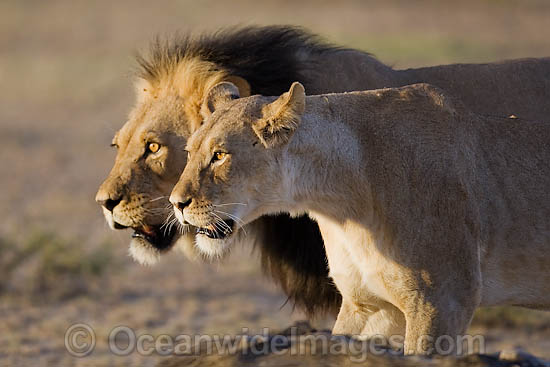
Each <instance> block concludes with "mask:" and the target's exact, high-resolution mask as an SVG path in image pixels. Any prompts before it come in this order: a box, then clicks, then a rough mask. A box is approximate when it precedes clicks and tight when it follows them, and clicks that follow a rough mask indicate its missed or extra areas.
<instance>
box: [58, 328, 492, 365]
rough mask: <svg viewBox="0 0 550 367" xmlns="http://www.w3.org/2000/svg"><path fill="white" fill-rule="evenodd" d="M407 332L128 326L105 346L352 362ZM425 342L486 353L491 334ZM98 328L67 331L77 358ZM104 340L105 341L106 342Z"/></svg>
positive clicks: (383, 350) (393, 346) (117, 351)
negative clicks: (234, 331) (188, 330)
mask: <svg viewBox="0 0 550 367" xmlns="http://www.w3.org/2000/svg"><path fill="white" fill-rule="evenodd" d="M404 339H405V338H404V337H403V336H402V335H392V336H390V337H388V338H386V337H384V336H382V335H375V336H372V337H370V338H368V339H365V338H364V337H361V336H340V335H331V334H330V333H328V332H318V333H312V334H301V333H300V332H299V330H298V327H291V328H290V329H288V330H286V331H285V333H284V334H276V333H270V329H269V328H263V329H262V333H261V334H250V333H249V329H248V328H242V329H241V334H238V335H230V334H223V335H218V334H211V335H190V334H179V335H168V334H160V335H152V334H147V333H142V334H137V333H136V332H135V331H134V330H133V329H132V328H130V327H128V326H124V325H120V326H116V327H115V328H113V329H112V330H111V331H110V332H109V335H108V336H107V337H106V338H105V340H104V341H102V340H100V342H104V343H105V344H104V345H100V346H101V347H102V348H103V347H105V346H106V347H107V349H108V351H109V352H110V353H112V354H113V355H117V356H128V355H130V354H133V353H137V354H139V355H143V356H151V355H160V356H168V355H199V354H200V355H267V354H275V355H282V354H287V355H312V356H315V355H321V356H323V355H327V356H328V355H332V356H333V355H346V356H348V357H349V358H350V360H351V361H352V362H363V361H365V360H366V358H367V357H368V355H369V354H371V355H376V356H380V355H384V354H389V355H402V354H403V346H404ZM418 343H419V345H420V346H422V345H433V347H432V349H431V350H428V351H427V352H428V353H436V354H439V355H447V356H449V355H455V356H460V355H464V354H469V353H474V352H476V353H484V352H485V339H484V337H483V336H481V335H460V336H457V337H451V336H448V335H444V336H441V337H439V338H437V339H434V338H433V337H431V336H429V335H424V336H421V337H420V338H419V339H418ZM96 344H97V343H96V334H95V331H94V329H93V328H92V327H91V326H90V325H88V324H84V323H78V324H73V325H71V326H70V327H69V328H68V329H67V330H66V332H65V348H66V350H67V352H68V353H69V354H71V355H72V356H74V357H79V358H82V357H86V356H89V355H90V354H91V353H93V351H94V350H95V348H96ZM100 344H102V343H100Z"/></svg>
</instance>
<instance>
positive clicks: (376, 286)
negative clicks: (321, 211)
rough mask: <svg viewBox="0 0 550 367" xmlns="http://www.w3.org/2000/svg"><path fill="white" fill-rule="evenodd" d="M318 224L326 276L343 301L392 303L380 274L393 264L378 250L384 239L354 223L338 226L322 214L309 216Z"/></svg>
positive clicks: (389, 270) (390, 268) (389, 268)
mask: <svg viewBox="0 0 550 367" xmlns="http://www.w3.org/2000/svg"><path fill="white" fill-rule="evenodd" d="M312 216H313V217H314V218H315V219H316V220H317V222H318V223H319V228H320V230H321V234H322V235H323V241H324V243H325V249H326V252H327V258H328V263H329V275H330V277H331V278H332V279H333V280H334V282H335V284H336V286H337V287H338V290H339V291H340V292H341V293H342V295H343V296H344V298H348V299H353V300H355V301H356V302H358V303H362V304H366V305H369V304H370V305H373V306H376V305H377V304H379V303H380V302H381V301H385V302H390V303H391V302H392V301H393V300H392V297H391V292H390V291H389V289H388V285H387V284H385V282H384V281H383V277H382V275H383V274H384V273H385V272H386V274H387V272H391V271H392V264H391V263H390V262H389V261H388V259H387V258H385V257H384V256H383V255H382V253H381V251H380V246H381V245H382V246H383V244H381V243H380V242H379V241H383V236H381V234H378V233H373V232H372V231H369V230H368V229H367V228H365V227H363V226H361V225H360V224H357V223H345V224H341V223H338V222H335V221H333V220H331V219H330V218H327V217H324V216H321V215H312Z"/></svg>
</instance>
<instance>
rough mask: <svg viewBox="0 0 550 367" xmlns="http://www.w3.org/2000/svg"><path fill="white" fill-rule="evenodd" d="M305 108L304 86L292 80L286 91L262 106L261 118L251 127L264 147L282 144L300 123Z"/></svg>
mask: <svg viewBox="0 0 550 367" xmlns="http://www.w3.org/2000/svg"><path fill="white" fill-rule="evenodd" d="M305 108H306V94H305V90H304V86H303V85H302V84H300V83H298V82H294V83H292V86H291V87H290V90H289V91H288V92H286V93H284V94H283V95H281V96H280V97H279V98H277V99H276V100H275V101H274V102H272V103H270V104H268V105H266V106H264V108H263V109H262V113H263V116H262V118H260V119H259V120H258V121H256V122H255V123H254V124H253V125H252V128H253V129H254V132H255V133H256V135H257V136H258V138H259V139H260V141H261V142H262V144H263V145H264V146H265V147H266V148H271V147H275V146H278V145H283V144H285V143H287V142H288V141H289V140H290V138H291V137H292V134H293V133H294V131H295V130H296V128H297V127H298V125H299V124H300V121H301V119H302V114H303V113H304V111H305Z"/></svg>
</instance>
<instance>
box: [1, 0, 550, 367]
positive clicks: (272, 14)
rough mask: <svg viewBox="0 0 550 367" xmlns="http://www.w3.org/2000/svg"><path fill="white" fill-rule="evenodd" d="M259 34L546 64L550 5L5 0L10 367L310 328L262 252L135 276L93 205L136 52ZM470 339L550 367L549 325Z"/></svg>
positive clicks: (513, 314)
mask: <svg viewBox="0 0 550 367" xmlns="http://www.w3.org/2000/svg"><path fill="white" fill-rule="evenodd" d="M252 24H262V25H263V24H293V25H301V26H304V27H306V28H308V29H310V30H311V31H313V32H315V33H318V34H320V35H322V36H323V37H324V38H326V39H327V40H329V41H331V42H334V43H336V44H341V45H345V46H350V47H354V48H360V49H363V50H366V51H368V52H371V53H373V54H374V55H375V56H377V57H378V58H379V59H380V60H382V61H383V62H385V63H387V64H389V65H392V66H393V67H394V68H408V67H416V66H428V65H437V64H445V63H458V62H487V61H497V60H502V59H510V58H521V57H537V56H550V38H549V33H548V32H549V27H550V1H547V0H540V1H537V0H523V1H520V0H517V1H512V0H462V1H442V0H434V1H424V0H422V1H408V0H403V1H397V0H390V1H388V0H386V1H359V0H357V1H351V0H339V1H328V0H319V1H313V0H311V1H297V0H293V1H290V0H276V1H251V0H232V1H211V0H202V1H186V0H178V1H163V2H160V1H158V2H155V1H135V0H132V1H130V0H118V1H93V2H91V1H72V0H64V1H63V0H49V1H38V0H37V1H31V0H3V1H1V2H0V157H1V160H2V168H1V173H0V183H1V190H0V205H1V207H0V209H1V212H2V214H3V216H2V220H0V364H1V365H31V363H32V365H40V366H46V365H50V364H51V365H56V366H57V365H60V364H62V365H78V366H87V365H90V366H92V365H93V366H102V365H121V366H122V365H130V364H131V365H138V364H139V365H146V366H147V365H154V364H155V363H156V362H157V361H158V360H159V359H160V358H162V357H160V356H155V355H153V356H149V357H146V356H140V355H138V354H137V353H133V354H132V355H131V356H129V357H115V356H112V355H111V354H109V353H108V351H107V346H106V339H107V335H108V334H109V332H110V330H111V329H112V328H114V327H115V326H117V325H126V326H129V327H131V328H132V329H134V330H135V331H136V333H137V334H140V333H149V334H154V335H160V334H170V335H177V334H180V333H188V334H189V333H213V332H216V333H223V332H230V333H239V332H240V331H241V328H242V327H248V328H250V330H251V331H260V330H261V328H262V327H271V328H274V329H281V328H284V327H286V326H288V325H289V324H290V323H291V322H293V321H294V320H299V319H301V318H303V315H302V314H300V313H299V312H297V311H295V312H293V310H292V307H290V305H285V297H284V296H283V295H282V293H281V292H279V291H278V290H277V289H276V288H275V287H274V286H272V285H271V284H270V282H269V281H268V280H266V279H264V278H263V276H262V275H261V274H260V271H259V261H257V257H255V256H254V254H252V255H251V254H250V249H241V250H239V251H236V253H234V254H233V255H232V256H231V257H230V258H229V259H228V260H227V261H226V262H225V263H224V264H213V265H200V264H193V263H191V262H189V261H187V260H186V259H184V258H183V256H180V255H178V254H174V255H173V256H169V257H166V258H164V259H163V261H162V264H161V265H160V266H156V267H143V266H139V265H138V264H136V263H133V262H132V261H131V260H130V259H129V257H128V256H127V245H128V242H129V236H130V233H124V232H121V233H115V232H113V231H111V230H109V229H108V227H107V225H106V224H105V222H104V220H103V216H102V215H101V212H100V209H99V207H98V206H97V205H96V204H95V203H94V200H93V199H94V195H95V192H96V190H97V187H98V185H99V184H100V183H101V181H102V180H103V179H104V177H105V176H106V174H107V173H108V171H109V169H110V167H111V165H112V163H113V160H114V157H115V151H114V150H113V149H112V148H110V147H109V143H110V141H111V138H112V136H113V134H114V132H115V131H116V130H117V129H118V128H120V127H121V126H122V124H123V123H124V121H125V117H126V114H127V112H128V111H129V109H130V108H131V106H132V104H133V87H132V73H131V72H132V69H133V68H134V67H135V65H136V64H135V62H134V59H133V55H134V53H135V52H136V51H139V50H145V49H146V48H147V46H148V44H149V42H150V41H151V40H152V39H153V38H154V37H155V36H156V35H169V34H171V33H173V32H174V31H180V32H184V31H193V32H199V31H209V30H210V31H212V30H216V29H217V28H219V27H221V26H227V25H252ZM251 256H252V258H253V259H255V260H253V261H251V260H250V258H251ZM75 322H85V323H87V324H89V325H90V326H92V327H93V328H94V329H95V331H96V334H97V340H98V341H97V347H96V350H95V351H94V352H93V353H92V354H91V355H90V356H88V357H86V358H82V359H78V358H74V357H71V356H70V355H69V354H68V353H67V352H66V351H65V349H64V344H63V343H64V341H63V335H64V333H65V330H66V329H67V328H68V327H69V326H70V325H71V324H73V323H75ZM315 324H316V325H317V326H319V327H330V326H331V320H317V321H315ZM472 332H482V333H484V334H486V335H487V336H488V338H487V342H488V347H489V349H490V350H500V349H502V348H503V347H514V346H521V347H523V348H525V349H527V350H528V351H530V352H532V353H535V354H537V355H539V356H541V357H545V358H547V359H550V315H549V314H548V313H543V312H535V311H528V310H522V309H514V308H497V309H487V310H480V311H479V312H478V314H477V316H476V319H475V321H474V324H473V326H472Z"/></svg>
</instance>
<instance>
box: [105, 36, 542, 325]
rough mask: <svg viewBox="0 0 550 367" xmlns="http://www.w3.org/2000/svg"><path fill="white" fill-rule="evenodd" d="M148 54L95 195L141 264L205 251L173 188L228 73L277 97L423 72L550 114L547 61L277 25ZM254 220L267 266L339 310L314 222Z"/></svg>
mask: <svg viewBox="0 0 550 367" xmlns="http://www.w3.org/2000/svg"><path fill="white" fill-rule="evenodd" d="M139 62H140V65H141V70H140V72H139V76H138V80H137V82H136V91H137V103H136V106H135V107H134V109H133V110H132V112H131V113H130V116H129V118H128V121H127V122H126V124H125V125H124V126H123V127H122V129H120V131H119V132H118V133H117V134H116V135H115V137H114V139H113V142H112V143H113V144H112V145H113V146H116V147H117V148H118V152H117V157H116V161H115V164H114V166H113V168H112V170H111V173H110V174H109V176H108V177H107V179H106V180H105V181H104V183H103V184H102V185H101V187H100V188H99V191H98V193H97V196H96V199H97V201H98V203H100V204H101V205H102V207H103V211H104V214H105V218H106V219H107V222H108V223H109V225H110V226H111V228H113V229H125V228H132V229H133V231H134V234H133V238H132V241H131V245H130V251H131V253H132V254H133V256H134V258H136V259H137V260H138V261H140V262H142V263H154V262H155V261H156V260H157V259H158V258H159V255H160V254H161V253H166V252H168V251H169V250H170V249H171V248H172V247H174V245H175V244H176V243H177V244H178V246H177V247H180V248H183V249H185V250H186V252H187V253H188V254H190V256H195V255H196V253H195V252H194V247H193V243H194V240H193V237H194V232H195V230H194V229H189V230H188V231H187V232H186V235H184V236H182V235H181V234H180V233H178V231H177V230H176V228H175V226H171V225H165V226H163V224H164V223H165V222H166V221H167V220H170V219H171V218H168V213H170V212H171V210H167V209H166V206H167V205H169V203H168V201H167V198H168V195H169V194H170V191H171V189H172V187H173V186H174V184H175V183H176V181H177V179H178V177H179V175H180V174H181V172H182V171H183V168H184V166H185V163H186V155H185V154H182V151H183V148H184V147H185V144H186V142H187V139H188V137H189V136H190V135H191V133H192V132H193V131H195V130H196V129H197V128H198V127H199V126H200V125H201V122H202V119H203V117H202V114H201V110H202V109H203V101H204V98H205V93H206V91H207V90H208V89H209V88H210V87H211V86H213V85H214V84H216V83H218V82H220V81H232V82H234V83H235V84H236V85H237V87H238V88H239V92H240V95H241V96H246V95H249V94H250V93H254V94H256V93H258V94H264V95H279V94H281V93H283V92H285V91H286V90H287V89H288V87H289V86H290V84H291V83H292V82H293V81H294V80H298V81H300V82H302V83H303V84H304V85H305V86H306V88H308V91H309V92H311V93H328V92H342V91H352V90H364V89H373V88H381V87H390V86H402V85H406V84H410V83H414V82H421V81H424V82H430V83H432V84H436V85H438V86H440V87H442V88H444V89H445V90H446V91H448V92H452V93H454V94H456V95H458V96H460V98H461V99H463V100H464V101H465V102H466V103H467V104H468V105H469V106H470V107H471V108H472V109H474V110H475V111H478V112H482V113H488V114H498V115H502V116H508V115H510V114H515V115H516V116H518V117H520V118H522V117H523V118H539V119H541V120H542V119H546V120H547V121H548V120H550V118H549V116H550V60H549V59H539V60H535V59H529V60H516V61H508V62H502V63H494V64H482V65H475V64H472V65H447V66H437V67H429V68H421V69H408V70H393V69H392V68H390V67H388V66H386V65H384V64H382V63H381V62H379V61H378V60H376V59H375V58H374V57H372V56H371V55H369V54H366V53H364V52H361V51H357V50H352V49H345V48H340V47H334V46H331V45H328V44H326V43H324V42H321V41H319V40H318V39H317V37H315V36H313V35H311V34H309V33H307V32H304V31H302V30H300V29H296V28H292V27H282V26H276V27H248V28H243V29H237V30H224V31H222V32H219V33H216V34H213V35H201V36H200V37H195V38H193V37H182V38H181V39H178V40H176V41H174V42H167V43H166V44H164V43H162V42H159V43H155V44H154V45H153V47H152V49H151V55H150V56H149V57H148V58H139ZM170 223H173V222H170ZM248 227H249V228H247V232H248V235H247V236H246V239H247V241H249V242H254V243H257V246H256V247H257V249H258V250H259V251H260V253H261V257H262V264H263V268H264V270H265V271H266V272H267V273H268V274H270V275H271V276H272V277H273V278H274V279H275V280H276V281H277V282H278V283H279V284H280V285H281V287H282V288H283V289H284V291H285V292H286V293H287V295H288V296H289V298H290V299H291V300H292V301H294V302H295V303H296V305H297V306H298V307H299V308H301V309H304V310H305V311H308V312H309V313H310V314H311V313H315V312H317V311H321V310H323V309H338V308H339V306H340V295H339V294H338V292H337V291H336V289H335V288H334V286H333V285H332V283H331V282H330V280H329V279H328V278H327V268H326V258H325V253H324V248H323V243H322V240H321V236H320V234H319V231H318V228H317V225H316V224H315V223H314V222H312V221H311V220H310V219H309V218H307V217H295V218H291V217H289V216H288V215H286V214H279V215H277V216H273V217H263V218H260V219H259V220H257V221H255V222H254V223H251V224H250V225H249V226H248Z"/></svg>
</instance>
